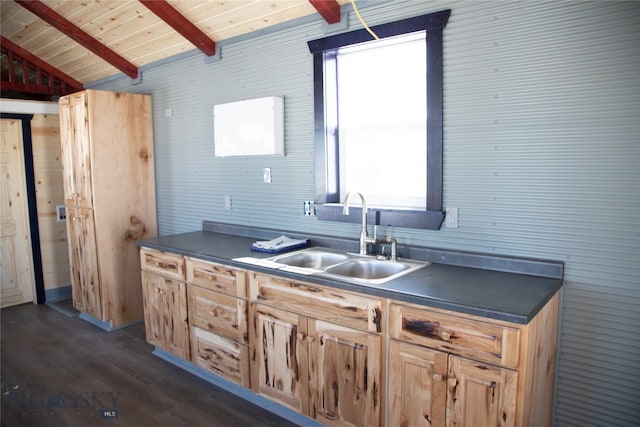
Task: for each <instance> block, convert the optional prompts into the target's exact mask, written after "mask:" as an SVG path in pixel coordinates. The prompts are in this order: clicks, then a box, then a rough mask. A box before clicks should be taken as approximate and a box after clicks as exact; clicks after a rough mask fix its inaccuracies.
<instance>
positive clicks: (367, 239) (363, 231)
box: [342, 191, 376, 255]
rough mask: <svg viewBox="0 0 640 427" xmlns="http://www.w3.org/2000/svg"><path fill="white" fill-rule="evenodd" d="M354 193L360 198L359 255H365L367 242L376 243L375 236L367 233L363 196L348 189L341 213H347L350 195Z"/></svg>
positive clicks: (365, 206) (365, 205) (365, 203)
mask: <svg viewBox="0 0 640 427" xmlns="http://www.w3.org/2000/svg"><path fill="white" fill-rule="evenodd" d="M354 193H355V194H357V195H358V196H360V200H362V228H361V229H360V255H367V244H369V243H376V238H375V237H369V234H368V233H367V201H366V200H365V199H364V196H363V195H362V194H360V193H358V192H355V191H350V192H349V193H347V196H346V197H345V198H344V207H343V208H342V214H343V215H349V201H350V200H351V196H352V195H353V194H354Z"/></svg>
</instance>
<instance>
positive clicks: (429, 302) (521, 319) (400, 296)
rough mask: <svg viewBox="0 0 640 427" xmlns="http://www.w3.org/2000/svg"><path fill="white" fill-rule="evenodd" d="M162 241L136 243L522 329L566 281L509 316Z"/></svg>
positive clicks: (254, 254)
mask: <svg viewBox="0 0 640 427" xmlns="http://www.w3.org/2000/svg"><path fill="white" fill-rule="evenodd" d="M225 230H226V229H225ZM203 232H204V233H207V234H208V233H212V235H214V234H217V233H219V234H227V235H229V236H231V237H252V238H253V237H255V236H246V235H242V233H241V234H240V235H236V234H230V233H220V231H217V232H211V231H203ZM193 233H195V234H196V235H197V232H192V233H181V234H176V235H171V236H164V239H165V240H166V239H171V238H173V237H175V236H178V237H180V236H188V235H190V234H193ZM276 234H277V232H276ZM287 235H288V236H290V237H293V238H296V237H297V236H298V235H296V234H293V233H287ZM269 236H270V234H265V235H263V236H259V238H261V237H265V238H266V237H269ZM159 239H163V238H162V237H158V238H153V239H148V240H145V239H143V240H138V241H137V242H136V244H137V245H138V246H141V247H147V248H151V249H157V250H160V251H167V252H172V253H176V254H180V255H184V256H189V257H194V258H198V259H202V260H205V261H211V262H217V263H220V264H225V265H229V266H232V267H236V268H242V269H245V270H250V271H255V272H259V273H265V274H270V275H274V276H279V277H284V278H288V279H292V280H299V281H305V282H309V283H314V284H318V285H323V286H330V287H334V288H337V289H343V290H346V291H351V292H358V293H361V294H366V295H372V296H378V297H382V298H389V299H394V300H397V301H402V302H407V303H411V304H417V305H422V306H427V307H434V308H439V309H444V310H450V311H455V312H459V313H465V314H471V315H476V316H480V317H484V318H489V319H495V320H501V321H506V322H511V323H517V324H522V325H526V324H528V323H529V322H530V321H531V320H532V319H533V318H534V317H535V316H536V314H537V313H538V312H539V311H540V310H541V309H542V307H544V305H545V304H546V303H547V302H548V301H549V300H550V299H551V298H552V297H553V296H554V295H555V294H556V293H557V292H558V291H559V290H560V289H561V287H562V279H561V278H556V277H546V279H549V280H550V281H552V282H554V286H553V287H552V288H551V289H550V291H549V292H547V293H546V294H545V295H544V297H543V298H540V300H539V301H538V303H537V304H536V306H535V307H534V308H533V309H532V310H530V311H529V313H528V314H526V315H525V314H516V313H508V312H505V311H498V310H491V309H486V308H481V307H474V306H470V305H466V304H458V303H455V302H452V301H446V300H441V299H438V298H433V297H429V296H428V295H424V296H420V295H414V294H410V293H404V292H398V291H396V290H388V289H383V288H379V287H373V286H369V285H361V284H357V283H352V282H346V281H340V280H334V279H332V278H326V277H319V276H312V275H304V274H299V273H294V272H290V271H284V270H277V269H273V268H269V267H262V266H259V265H255V264H250V263H244V262H240V261H235V260H234V259H232V258H226V257H223V256H216V255H213V254H207V253H203V252H202V251H198V250H197V248H194V249H185V248H180V247H175V246H170V245H167V244H164V243H161V242H159V241H158V240H159ZM154 240H155V241H154ZM334 242H335V241H334ZM346 242H347V244H348V242H349V241H346ZM313 243H314V245H318V243H320V244H321V243H322V242H320V241H317V240H316V241H314V242H313ZM355 243H356V244H357V242H355ZM343 244H344V242H343ZM345 250H348V248H345ZM247 252H249V253H248V254H247V255H251V256H255V257H258V258H266V257H269V256H272V254H265V253H256V252H250V251H249V249H247ZM560 264H561V263H560ZM447 265H453V266H456V267H464V268H473V269H478V267H474V266H473V265H472V266H468V265H456V264H447ZM492 271H493V270H492ZM498 271H503V270H498ZM507 272H508V273H514V274H525V275H526V273H520V272H513V271H507ZM542 277H544V276H542ZM396 280H402V278H400V279H396Z"/></svg>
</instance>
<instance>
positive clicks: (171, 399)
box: [0, 304, 293, 427]
mask: <svg viewBox="0 0 640 427" xmlns="http://www.w3.org/2000/svg"><path fill="white" fill-rule="evenodd" d="M0 311H1V313H2V325H1V326H2V347H1V351H2V353H1V355H2V370H1V372H0V376H1V380H2V412H1V414H0V416H1V419H2V426H29V427H37V426H47V427H50V426H74V427H75V426H112V427H115V426H136V427H139V426H157V427H160V426H171V427H175V426H189V427H200V426H221V427H224V426H278V427H284V426H293V424H291V423H290V422H288V421H286V420H283V419H282V418H279V417H278V416H276V415H274V414H272V413H270V412H267V411H265V410H263V409H261V408H259V407H256V406H254V405H253V404H251V403H248V402H246V401H244V400H242V399H240V398H238V397H236V396H234V395H233V394H230V393H227V392H225V391H223V390H221V389H219V388H217V387H215V386H214V385H212V384H210V383H208V382H206V381H204V380H201V379H200V378H198V377H196V376H194V375H192V374H189V373H187V372H185V371H183V370H182V369H179V368H177V367H175V366H173V365H171V364H169V363H167V362H165V361H163V360H161V359H159V358H158V357H156V356H154V355H152V354H151V351H152V347H151V346H150V345H148V344H147V343H146V342H145V338H144V325H143V324H138V325H134V326H131V327H128V328H125V329H122V330H119V331H114V332H110V333H108V332H105V331H102V330H101V329H99V328H97V327H95V326H93V325H91V324H89V323H87V322H85V321H84V320H82V319H80V318H78V317H68V316H65V315H64V314H62V313H60V312H58V311H56V310H54V309H52V308H50V307H47V306H44V305H40V306H37V305H33V304H25V305H21V306H17V307H10V308H5V309H2V310H0ZM114 399H115V400H114ZM113 402H115V404H114V403H113ZM114 407H115V409H116V410H117V412H116V413H115V414H114V413H106V414H105V413H104V412H103V411H104V410H107V409H111V408H114ZM113 415H116V416H117V418H115V419H110V418H104V417H105V416H107V417H108V416H113Z"/></svg>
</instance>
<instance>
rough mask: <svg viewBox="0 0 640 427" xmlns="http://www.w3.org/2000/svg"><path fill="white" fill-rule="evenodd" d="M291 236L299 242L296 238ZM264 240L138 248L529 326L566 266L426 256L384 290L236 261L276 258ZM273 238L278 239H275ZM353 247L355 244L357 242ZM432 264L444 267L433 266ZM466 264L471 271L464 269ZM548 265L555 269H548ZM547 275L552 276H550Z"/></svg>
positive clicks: (190, 238)
mask: <svg viewBox="0 0 640 427" xmlns="http://www.w3.org/2000/svg"><path fill="white" fill-rule="evenodd" d="M223 231H226V230H223ZM277 235H279V234H277ZM287 235H288V236H290V237H295V236H293V235H292V234H287ZM263 236H265V234H262V235H260V237H258V238H256V237H255V236H254V237H249V236H246V235H236V234H227V233H223V232H212V231H204V230H203V231H194V232H190V233H183V234H175V235H171V236H164V237H157V238H150V239H144V240H140V241H138V242H137V243H138V245H139V246H143V247H148V248H153V249H159V250H163V251H168V252H174V253H178V254H182V255H186V256H192V257H195V258H200V259H204V260H208V261H214V262H218V263H222V264H227V265H230V266H235V267H240V268H244V269H247V270H252V271H259V272H264V273H269V274H272V275H275V276H281V277H286V278H290V279H296V280H302V281H306V282H310V283H317V284H321V285H326V286H332V287H335V288H340V289H344V290H348V291H355V292H360V293H363V294H369V295H376V296H380V297H384V298H392V299H395V300H400V301H405V302H410V303H414V304H420V305H425V306H430V307H437V308H441V309H446V310H452V311H458V312H462V313H467V314H473V315H477V316H482V317H487V318H492V319H498V320H505V321H509V322H514V323H519V324H527V323H529V321H530V320H531V319H533V317H534V316H535V315H536V314H537V313H538V311H539V310H540V309H541V308H542V307H543V306H544V305H545V304H546V303H547V301H549V300H550V299H551V298H552V297H553V296H554V295H555V294H556V292H558V291H559V290H560V288H561V287H562V263H557V262H553V261H543V262H542V263H543V267H545V268H543V269H542V270H541V271H542V272H543V273H544V274H545V275H539V274H540V273H538V274H537V275H535V274H531V273H530V271H531V270H535V271H539V270H540V269H539V268H537V267H536V266H537V265H538V264H540V261H539V260H531V261H528V260H525V259H506V260H505V259H502V258H501V259H499V260H498V261H496V257H493V256H486V257H484V256H482V255H478V254H472V256H467V255H466V254H465V255H463V256H455V255H451V254H447V252H446V251H430V252H429V251H427V252H428V253H427V256H428V257H430V258H431V259H424V258H420V259H423V260H426V261H431V262H432V263H431V264H430V265H428V266H426V267H424V268H421V269H419V270H416V271H413V272H411V273H409V274H406V275H404V276H401V277H398V278H396V279H393V280H390V281H388V282H386V283H383V284H380V285H363V284H357V283H352V282H348V281H340V280H336V279H334V278H327V277H320V276H316V275H304V274H298V273H294V272H289V271H283V270H277V269H273V268H269V267H263V266H259V265H254V264H249V263H244V262H240V261H237V260H235V259H236V258H243V257H252V258H258V259H263V258H269V257H272V256H273V254H269V253H263V252H254V251H251V244H252V243H253V242H255V241H256V240H265V238H263ZM269 236H272V237H275V236H274V235H273V234H269ZM272 237H266V238H267V239H270V238H272ZM296 238H299V237H296ZM314 240H315V239H310V241H311V243H312V244H313V245H314V246H328V245H318V244H317V243H318V242H315V241H314ZM320 240H321V239H320ZM331 240H334V239H331ZM321 243H326V242H321ZM355 244H356V245H357V241H356V242H355ZM405 252H410V253H411V254H412V255H413V254H414V253H415V254H421V253H420V251H416V250H411V249H407V250H405ZM412 258H413V257H412ZM433 259H436V260H439V261H440V262H433ZM442 260H445V261H449V260H450V261H451V262H453V263H454V264H455V265H451V264H449V263H443V262H441V261H442ZM465 260H466V261H468V262H469V263H470V264H472V265H473V266H472V267H469V266H465V265H464V262H465ZM514 260H515V261H514ZM482 264H485V265H486V266H487V267H489V268H495V266H496V265H497V266H498V267H500V268H502V269H503V270H504V268H503V266H504V265H508V266H510V267H509V268H510V270H514V268H513V267H511V266H512V265H515V266H516V267H517V268H519V269H521V270H522V271H525V272H526V273H527V274H523V273H520V272H514V271H497V270H495V269H487V268H478V265H482ZM531 265H533V266H534V267H531ZM549 266H550V267H551V268H547V267H549ZM548 271H551V272H552V273H553V274H549V273H548Z"/></svg>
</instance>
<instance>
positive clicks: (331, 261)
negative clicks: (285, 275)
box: [272, 248, 349, 270]
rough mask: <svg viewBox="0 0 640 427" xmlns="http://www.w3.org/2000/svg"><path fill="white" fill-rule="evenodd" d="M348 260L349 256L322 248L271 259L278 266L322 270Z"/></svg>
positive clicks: (304, 250)
mask: <svg viewBox="0 0 640 427" xmlns="http://www.w3.org/2000/svg"><path fill="white" fill-rule="evenodd" d="M348 259H349V255H347V254H346V253H344V252H339V251H336V252H334V251H332V250H330V249H324V248H310V249H303V250H301V251H298V252H295V253H293V254H287V255H281V256H278V257H274V258H272V260H273V261H274V262H277V263H279V264H285V265H290V266H293V267H302V268H314V269H317V270H322V269H324V268H326V267H329V266H331V265H335V264H338V263H341V262H344V261H347V260H348Z"/></svg>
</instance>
